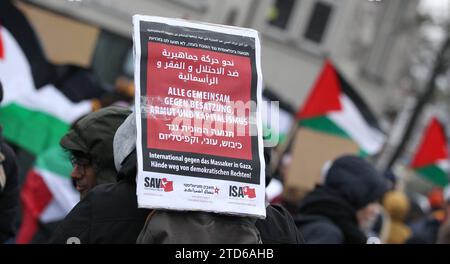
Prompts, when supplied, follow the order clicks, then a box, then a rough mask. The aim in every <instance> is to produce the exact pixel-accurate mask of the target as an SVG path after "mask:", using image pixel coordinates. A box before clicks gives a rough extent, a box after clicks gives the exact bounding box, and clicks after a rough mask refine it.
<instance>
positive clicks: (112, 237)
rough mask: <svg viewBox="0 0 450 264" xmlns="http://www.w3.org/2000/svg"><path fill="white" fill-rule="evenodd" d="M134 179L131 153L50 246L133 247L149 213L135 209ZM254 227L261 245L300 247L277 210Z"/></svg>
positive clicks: (67, 221)
mask: <svg viewBox="0 0 450 264" xmlns="http://www.w3.org/2000/svg"><path fill="white" fill-rule="evenodd" d="M135 176H136V152H133V153H132V154H130V156H129V157H128V158H127V159H126V161H125V162H124V164H123V167H122V169H121V171H120V172H119V174H118V180H119V181H118V182H117V183H114V184H103V185H99V186H96V187H95V188H94V189H92V190H91V191H90V192H89V193H88V195H87V196H86V197H85V198H84V199H83V200H82V201H81V202H79V203H78V204H77V205H76V206H75V208H74V209H73V210H72V211H71V212H70V213H69V214H68V215H67V217H66V218H65V219H64V221H63V223H62V224H61V225H60V226H59V227H58V229H57V230H56V232H55V234H54V236H53V237H52V239H51V241H50V243H66V241H67V239H68V238H70V237H77V238H78V239H80V242H81V243H82V244H90V243H136V239H137V237H138V235H139V232H140V231H141V229H142V227H143V226H144V223H145V220H146V218H147V216H148V214H149V212H150V210H149V209H138V208H137V198H136V183H135V180H134V178H135ZM256 227H257V228H258V230H259V231H260V234H261V239H262V241H263V243H268V244H278V243H281V244H297V243H302V239H301V237H300V234H299V233H298V231H297V228H296V227H295V224H294V221H293V220H292V217H291V216H290V215H289V213H288V212H287V211H286V210H285V209H284V208H282V207H281V206H269V207H268V209H267V218H266V219H265V220H258V221H257V222H256Z"/></svg>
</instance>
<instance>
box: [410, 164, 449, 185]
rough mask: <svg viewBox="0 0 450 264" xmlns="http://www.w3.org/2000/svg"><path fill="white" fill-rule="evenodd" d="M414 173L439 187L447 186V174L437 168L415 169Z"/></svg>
mask: <svg viewBox="0 0 450 264" xmlns="http://www.w3.org/2000/svg"><path fill="white" fill-rule="evenodd" d="M416 172H417V173H419V174H420V175H422V176H423V177H424V178H426V179H428V180H430V181H431V182H433V183H434V184H437V185H439V186H442V187H445V186H447V185H448V184H449V178H448V175H447V173H446V172H445V171H443V170H442V169H440V168H439V167H438V166H435V165H431V166H426V167H422V168H419V169H416Z"/></svg>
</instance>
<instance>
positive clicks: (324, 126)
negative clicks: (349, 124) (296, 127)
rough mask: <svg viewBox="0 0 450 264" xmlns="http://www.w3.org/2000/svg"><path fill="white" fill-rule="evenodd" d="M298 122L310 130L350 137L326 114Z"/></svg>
mask: <svg viewBox="0 0 450 264" xmlns="http://www.w3.org/2000/svg"><path fill="white" fill-rule="evenodd" d="M299 124H300V126H303V127H307V128H310V129H312V130H316V131H319V132H323V133H327V134H332V135H335V136H338V137H343V138H348V139H350V136H349V135H348V134H347V133H346V132H345V131H344V130H342V129H341V128H340V127H339V126H337V125H336V124H335V123H334V122H333V121H331V120H330V119H329V118H328V117H326V116H320V117H315V118H309V119H304V120H300V123H299Z"/></svg>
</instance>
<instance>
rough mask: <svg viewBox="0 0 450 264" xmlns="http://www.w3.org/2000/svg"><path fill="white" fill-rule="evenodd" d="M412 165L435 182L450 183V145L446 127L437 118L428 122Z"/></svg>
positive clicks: (439, 183)
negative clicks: (449, 173) (449, 174)
mask: <svg viewBox="0 0 450 264" xmlns="http://www.w3.org/2000/svg"><path fill="white" fill-rule="evenodd" d="M411 167H412V168H413V169H414V170H415V171H416V172H417V173H419V174H420V175H421V176H423V177H425V178H426V179H428V180H430V181H431V182H433V183H434V184H437V185H439V186H443V187H445V186H446V185H448V184H449V177H448V172H449V171H450V164H449V156H448V145H447V140H446V136H445V129H444V127H443V126H442V124H441V123H440V122H439V120H438V119H437V118H432V119H431V121H430V123H429V124H428V126H427V128H426V130H425V134H424V135H423V138H422V141H421V143H420V145H419V147H418V149H417V152H416V153H415V155H414V157H413V159H412V162H411Z"/></svg>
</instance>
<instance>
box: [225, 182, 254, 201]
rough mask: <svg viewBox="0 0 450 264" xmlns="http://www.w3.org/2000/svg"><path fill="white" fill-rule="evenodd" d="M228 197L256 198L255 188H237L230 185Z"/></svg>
mask: <svg viewBox="0 0 450 264" xmlns="http://www.w3.org/2000/svg"><path fill="white" fill-rule="evenodd" d="M229 195H230V196H231V197H239V198H245V197H247V198H250V199H252V198H256V192H255V188H250V187H248V186H244V187H238V186H233V185H230V191H229Z"/></svg>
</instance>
